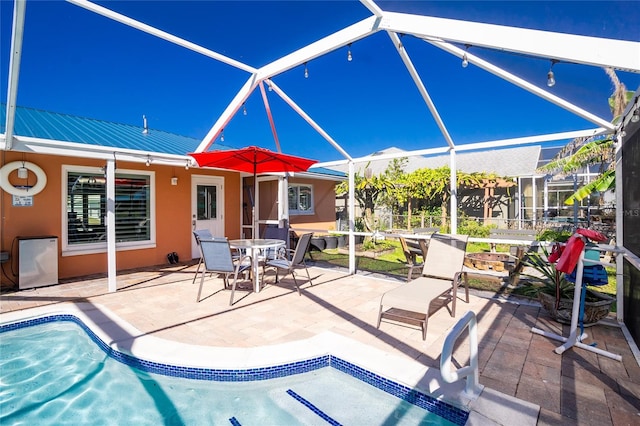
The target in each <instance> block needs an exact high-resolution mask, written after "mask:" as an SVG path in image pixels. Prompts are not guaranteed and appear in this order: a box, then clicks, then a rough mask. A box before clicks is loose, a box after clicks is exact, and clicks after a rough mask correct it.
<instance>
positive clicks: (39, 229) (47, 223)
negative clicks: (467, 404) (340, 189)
mask: <svg viewBox="0 0 640 426" xmlns="http://www.w3.org/2000/svg"><path fill="white" fill-rule="evenodd" d="M12 161H28V162H31V163H33V164H36V165H37V166H39V167H40V168H42V169H43V171H44V172H45V174H46V176H47V184H46V187H45V188H44V189H43V190H42V192H40V193H39V194H36V195H34V196H33V205H32V206H13V203H12V195H11V194H9V193H7V192H5V191H4V190H0V203H1V204H0V226H1V228H0V237H1V238H0V244H1V247H0V250H2V251H5V252H10V254H11V260H10V262H12V263H10V262H7V263H4V264H3V265H2V266H3V268H4V272H5V274H7V275H9V276H11V274H12V273H17V271H16V270H15V269H16V263H15V259H14V257H16V251H17V249H16V247H15V246H16V244H15V241H16V237H31V236H41V235H54V236H58V237H59V240H61V239H62V236H63V232H62V229H63V221H62V218H63V214H66V207H65V205H64V202H65V201H64V200H65V192H63V188H62V182H63V175H62V173H63V166H65V165H68V166H89V167H103V166H104V165H105V161H104V160H94V159H84V158H76V157H64V156H53V155H43V154H31V153H29V154H25V153H19V152H4V153H3V156H2V162H1V163H0V167H2V166H3V165H5V164H7V163H10V162H12ZM116 167H117V171H122V170H141V171H150V172H153V173H154V174H155V233H156V244H155V246H154V247H151V248H138V249H127V250H120V249H118V251H117V254H116V269H117V270H126V269H132V268H139V267H144V266H150V265H159V264H163V263H166V262H167V257H166V256H167V253H171V252H176V253H177V254H178V256H179V258H180V260H189V259H190V258H191V247H192V239H193V235H192V232H191V231H192V219H191V218H192V212H191V205H192V203H191V175H192V174H193V175H211V176H219V177H222V178H224V210H225V211H224V235H225V236H226V237H228V238H230V239H234V238H240V237H241V223H240V222H241V220H242V219H241V218H242V217H244V216H245V215H241V214H240V211H239V209H241V208H242V207H241V203H240V201H239V200H240V195H239V194H240V184H241V183H240V182H241V178H240V174H239V173H236V172H225V171H219V170H215V171H214V170H206V169H197V168H191V169H189V170H186V169H185V168H184V167H175V166H166V165H154V164H153V163H152V164H151V165H150V166H149V167H146V166H145V164H142V163H128V162H124V161H117V164H116ZM172 177H177V178H178V184H177V185H171V178H172ZM29 179H30V182H34V183H35V180H36V179H35V176H34V175H33V174H31V173H30V176H29ZM290 181H291V183H308V184H311V185H313V188H314V204H315V208H314V213H313V214H310V215H294V216H291V217H290V224H291V227H292V228H294V229H296V228H306V229H333V226H335V191H334V187H335V182H333V181H327V180H315V179H300V178H295V179H293V178H292V179H291V180H290ZM10 182H11V183H12V184H14V185H17V184H18V183H19V181H18V178H17V173H16V172H15V171H14V172H13V173H12V174H11V175H10ZM32 184H33V183H32ZM245 184H246V183H245ZM266 184H267V186H261V187H260V194H261V198H260V204H261V205H260V207H261V209H262V208H263V209H264V211H263V212H264V213H263V214H261V215H260V216H261V218H276V217H277V207H276V204H275V201H276V199H277V195H276V194H277V182H276V181H273V182H266ZM273 209H275V211H273ZM58 251H59V255H58V277H59V278H61V279H64V278H72V277H78V276H84V275H91V274H100V273H106V272H107V254H106V249H105V250H104V251H103V252H99V253H92V254H86V253H83V254H78V253H75V254H70V253H64V252H63V251H62V242H61V241H59V244H58ZM5 274H2V277H1V281H0V282H2V283H3V284H8V279H7V277H6V276H5ZM14 282H16V281H15V280H14Z"/></svg>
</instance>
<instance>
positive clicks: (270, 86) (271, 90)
mask: <svg viewBox="0 0 640 426" xmlns="http://www.w3.org/2000/svg"><path fill="white" fill-rule="evenodd" d="M267 89H269V91H270V92H273V86H272V85H271V81H269V80H267Z"/></svg>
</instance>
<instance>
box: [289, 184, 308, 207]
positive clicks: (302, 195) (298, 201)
mask: <svg viewBox="0 0 640 426" xmlns="http://www.w3.org/2000/svg"><path fill="white" fill-rule="evenodd" d="M289 214H313V186H311V185H296V184H290V185H289Z"/></svg>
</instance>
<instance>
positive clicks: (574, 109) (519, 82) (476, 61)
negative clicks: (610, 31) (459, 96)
mask: <svg viewBox="0 0 640 426" xmlns="http://www.w3.org/2000/svg"><path fill="white" fill-rule="evenodd" d="M425 41H426V42H427V43H431V44H432V45H434V46H436V47H439V48H440V49H442V50H444V51H446V52H449V53H451V54H452V55H455V56H457V57H459V58H462V56H463V55H465V54H466V55H467V60H468V61H469V63H470V64H473V65H476V66H478V67H479V68H482V69H483V70H485V71H487V72H490V73H491V74H494V75H496V76H498V77H500V78H502V79H504V80H507V81H508V82H510V83H512V84H514V85H516V86H518V87H520V88H521V89H524V90H526V91H528V92H531V93H533V94H534V95H536V96H538V97H540V98H542V99H545V100H547V101H549V102H551V103H553V104H555V105H557V106H559V107H560V108H563V109H565V110H567V111H569V112H571V113H573V114H575V115H577V116H579V117H582V118H584V119H585V120H588V121H590V122H592V123H593V124H595V125H597V126H602V127H604V128H607V129H609V130H610V131H613V130H615V126H614V125H613V124H611V123H610V122H609V121H607V120H605V119H603V118H600V117H598V116H596V115H594V114H591V113H590V112H588V111H585V110H584V109H582V108H580V107H578V106H576V105H574V104H572V103H570V102H567V101H566V100H564V99H562V98H560V97H558V96H556V95H554V94H553V93H550V92H548V91H546V90H544V89H541V88H540V87H538V86H536V85H534V84H531V83H529V82H528V81H526V80H523V79H522V78H520V77H518V76H516V75H514V74H512V73H510V72H508V71H505V70H503V69H502V68H499V67H497V66H495V65H493V64H491V63H489V62H487V61H485V60H483V59H480V58H479V57H477V56H475V55H473V54H471V53H469V52H468V51H466V50H463V49H460V48H459V47H457V46H454V45H452V44H450V43H445V42H442V41H435V40H425ZM638 48H639V49H640V45H639V46H638ZM638 55H639V56H640V51H639V53H638Z"/></svg>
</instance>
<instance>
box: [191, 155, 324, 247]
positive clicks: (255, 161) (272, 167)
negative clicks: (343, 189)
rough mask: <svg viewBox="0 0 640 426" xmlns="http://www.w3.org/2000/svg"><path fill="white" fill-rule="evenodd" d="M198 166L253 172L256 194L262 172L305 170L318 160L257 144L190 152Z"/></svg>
mask: <svg viewBox="0 0 640 426" xmlns="http://www.w3.org/2000/svg"><path fill="white" fill-rule="evenodd" d="M189 155H190V156H192V157H193V158H194V159H195V160H196V162H197V163H198V166H200V167H212V168H218V169H226V170H234V171H237V172H245V173H253V182H254V194H255V193H257V191H258V181H257V179H256V176H257V175H258V174H260V173H282V172H304V171H307V170H308V169H309V167H311V166H312V165H313V164H315V163H317V162H318V161H317V160H310V159H308V158H302V157H296V156H293V155H287V154H282V153H280V152H273V151H270V150H268V149H265V148H260V147H257V146H248V147H245V148H239V149H229V150H218V151H206V152H194V153H190V154H189ZM251 216H252V221H253V229H254V238H255V237H256V232H257V224H256V217H255V211H254V206H251Z"/></svg>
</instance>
